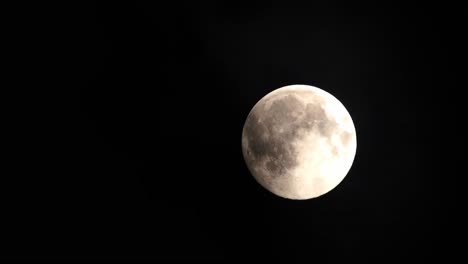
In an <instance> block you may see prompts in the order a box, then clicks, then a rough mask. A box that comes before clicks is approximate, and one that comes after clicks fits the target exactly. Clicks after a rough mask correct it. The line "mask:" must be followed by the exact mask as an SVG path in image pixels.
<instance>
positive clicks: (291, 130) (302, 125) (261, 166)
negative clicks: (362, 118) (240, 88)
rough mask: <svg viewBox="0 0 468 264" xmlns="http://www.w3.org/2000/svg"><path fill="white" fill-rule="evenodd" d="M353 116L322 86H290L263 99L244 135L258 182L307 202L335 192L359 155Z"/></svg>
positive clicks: (246, 153)
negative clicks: (334, 189)
mask: <svg viewBox="0 0 468 264" xmlns="http://www.w3.org/2000/svg"><path fill="white" fill-rule="evenodd" d="M356 146H357V141H356V130H355V128H354V124H353V121H352V119H351V116H350V114H349V113H348V111H347V110H346V108H345V107H344V105H343V104H342V103H341V102H340V101H339V100H338V99H336V98H335V97H334V96H333V95H331V94H329V93H328V92H325V91H324V90H322V89H319V88H317V87H313V86H308V85H290V86H285V87H282V88H279V89H276V90H274V91H272V92H270V93H269V94H267V95H266V96H265V97H263V98H262V99H261V100H260V101H259V102H258V103H257V104H255V106H254V107H253V108H252V110H251V111H250V113H249V115H248V116H247V119H246V121H245V124H244V128H243V131H242V153H243V156H244V160H245V162H246V164H247V167H248V169H249V171H250V172H251V174H252V175H253V176H254V178H255V179H256V181H257V182H258V183H259V184H260V185H262V186H263V187H264V188H266V189H267V190H269V191H270V192H272V193H274V194H276V195H278V196H281V197H284V198H288V199H294V200H305V199H311V198H315V197H318V196H321V195H323V194H325V193H328V192H329V191H331V190H332V189H333V188H335V187H336V186H337V185H338V184H339V183H340V182H341V181H342V180H343V179H344V177H345V176H346V175H347V174H348V172H349V170H350V169H351V165H352V164H353V161H354V156H355V154H356Z"/></svg>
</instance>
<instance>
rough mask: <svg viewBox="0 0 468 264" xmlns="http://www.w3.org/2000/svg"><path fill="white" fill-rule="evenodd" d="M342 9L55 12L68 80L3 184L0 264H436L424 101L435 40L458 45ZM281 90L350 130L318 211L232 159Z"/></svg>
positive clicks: (404, 15) (444, 13)
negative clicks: (335, 109) (327, 103)
mask: <svg viewBox="0 0 468 264" xmlns="http://www.w3.org/2000/svg"><path fill="white" fill-rule="evenodd" d="M163 2H164V1H163ZM325 2H326V3H328V4H325ZM346 3H347V4H344V5H343V4H339V3H337V2H334V3H332V2H328V1H307V4H299V3H293V2H292V1H273V2H271V1H270V2H268V3H267V2H263V3H261V4H252V3H250V4H240V3H232V4H227V3H225V1H206V2H203V4H202V3H196V1H191V2H187V3H183V2H180V3H176V2H174V3H173V4H162V2H158V1H156V2H154V4H152V5H144V4H130V3H127V4H126V5H122V4H116V3H112V4H105V5H89V6H74V7H69V8H68V9H66V10H68V11H63V12H64V13H63V16H64V17H66V16H68V13H67V12H70V16H72V19H68V20H67V23H68V22H70V24H69V25H68V24H67V25H66V26H64V29H63V31H61V32H67V33H68V34H69V35H70V36H71V37H70V38H67V39H66V40H64V42H63V43H64V44H65V45H66V48H64V49H63V50H61V52H60V55H58V56H59V57H61V60H62V62H64V64H63V65H62V64H59V65H58V66H59V67H63V69H64V70H65V71H68V75H66V78H65V79H66V80H64V81H63V82H61V83H60V85H61V86H62V89H63V90H62V93H63V95H64V98H62V99H57V100H55V99H53V98H49V99H53V100H55V101H59V102H60V103H59V104H60V107H57V108H53V112H54V115H53V116H52V117H49V118H48V119H47V120H46V121H44V122H40V123H39V124H38V126H36V128H35V129H36V130H37V131H41V132H37V133H40V134H36V135H38V136H37V137H35V138H34V139H32V140H31V142H33V143H34V144H32V145H29V148H31V149H32V150H31V151H26V152H27V153H29V154H28V155H31V156H34V157H35V158H34V159H32V158H31V156H30V159H28V160H30V161H31V162H29V163H27V165H25V164H24V163H23V164H22V165H21V166H19V167H18V169H19V172H18V175H25V176H24V178H18V179H17V180H16V181H17V182H18V184H21V185H16V186H20V187H14V188H15V189H14V191H11V193H19V194H18V195H17V196H15V197H16V198H14V199H13V200H12V201H14V202H13V203H11V206H10V207H11V208H10V207H9V208H8V209H4V210H6V211H5V212H7V214H8V215H11V218H9V219H10V220H11V221H10V222H9V225H8V226H9V229H8V230H9V231H8V232H6V233H5V234H4V235H3V237H4V238H3V239H5V240H6V241H8V243H7V244H8V245H7V246H6V247H4V249H3V253H2V257H5V258H13V259H127V260H166V259H167V260H205V259H206V260H239V261H241V260H282V261H285V262H286V263H295V262H296V261H297V262H300V263H338V261H346V262H348V261H351V262H352V263H354V262H355V261H357V263H366V262H368V263H382V262H390V263H401V262H402V261H403V260H409V259H411V260H418V261H423V260H425V261H427V260H431V259H433V258H436V257H442V256H444V253H443V251H442V248H441V247H442V244H444V243H445V242H444V241H443V240H441V237H442V233H443V225H442V223H441V222H442V220H443V218H444V216H443V214H442V213H441V212H442V211H443V208H444V206H443V202H442V196H443V193H442V192H443V190H442V189H441V188H440V179H441V178H443V176H441V170H440V163H439V162H435V161H436V160H437V159H439V156H440V155H441V154H440V151H439V148H440V129H441V128H440V126H437V125H436V124H435V123H436V121H437V120H441V118H442V117H441V113H440V112H439V109H438V107H434V106H435V105H437V104H436V100H437V95H435V89H436V88H438V87H444V85H446V84H447V82H448V80H449V79H450V78H449V77H447V76H448V72H449V71H450V70H449V69H448V68H447V67H446V65H447V64H448V61H449V54H448V53H449V50H450V49H451V46H450V45H449V44H448V42H447V37H448V36H449V35H450V34H452V33H454V32H458V31H457V30H458V28H456V27H450V26H449V25H451V24H450V23H452V22H454V20H456V19H457V16H456V15H452V12H455V11H453V9H452V8H450V7H446V6H444V7H441V6H436V5H428V4H425V5H417V4H413V5H412V4H409V3H405V4H398V3H392V2H388V3H385V4H383V3H382V4H380V3H379V4H377V3H372V4H371V5H369V4H358V3H355V2H354V1H347V2H346ZM72 13H73V14H72ZM450 19H452V20H450ZM70 20H72V21H70ZM57 23H60V21H57ZM57 34H61V33H57ZM56 38H58V39H60V37H59V35H57V36H56ZM66 65H72V66H71V67H70V68H67V67H68V66H66ZM290 84H307V85H313V86H316V87H319V88H321V89H323V90H325V91H327V92H329V93H331V94H332V95H334V96H335V97H336V98H338V99H339V100H340V101H341V102H342V103H343V104H344V105H345V106H346V108H347V110H348V111H349V113H350V115H351V116H352V118H353V121H354V125H355V127H356V133H357V142H358V145H357V146H358V147H357V153H356V157H355V161H354V164H353V166H352V168H351V170H350V172H349V173H348V176H347V177H346V178H345V179H344V181H343V182H342V183H341V184H340V185H338V186H337V187H336V188H335V189H334V190H333V191H331V192H330V193H328V194H326V195H324V196H321V197H319V198H317V199H312V200H305V201H291V200H287V199H283V198H280V197H277V196H275V195H273V194H272V193H270V192H268V191H267V190H265V189H264V188H262V187H261V186H260V185H259V184H258V183H257V182H256V181H255V180H254V178H253V177H252V176H251V174H250V173H249V171H248V169H247V166H246V164H245V162H244V160H243V156H242V150H241V134H242V127H243V125H244V121H245V119H246V117H247V115H248V113H249V111H250V110H251V108H252V107H253V106H254V104H255V103H256V102H257V101H258V100H259V99H260V98H262V97H263V96H264V95H266V94H267V93H269V92H270V91H272V90H274V89H277V88H280V87H282V86H285V85H290ZM20 172H24V173H20ZM10 190H12V189H10Z"/></svg>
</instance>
